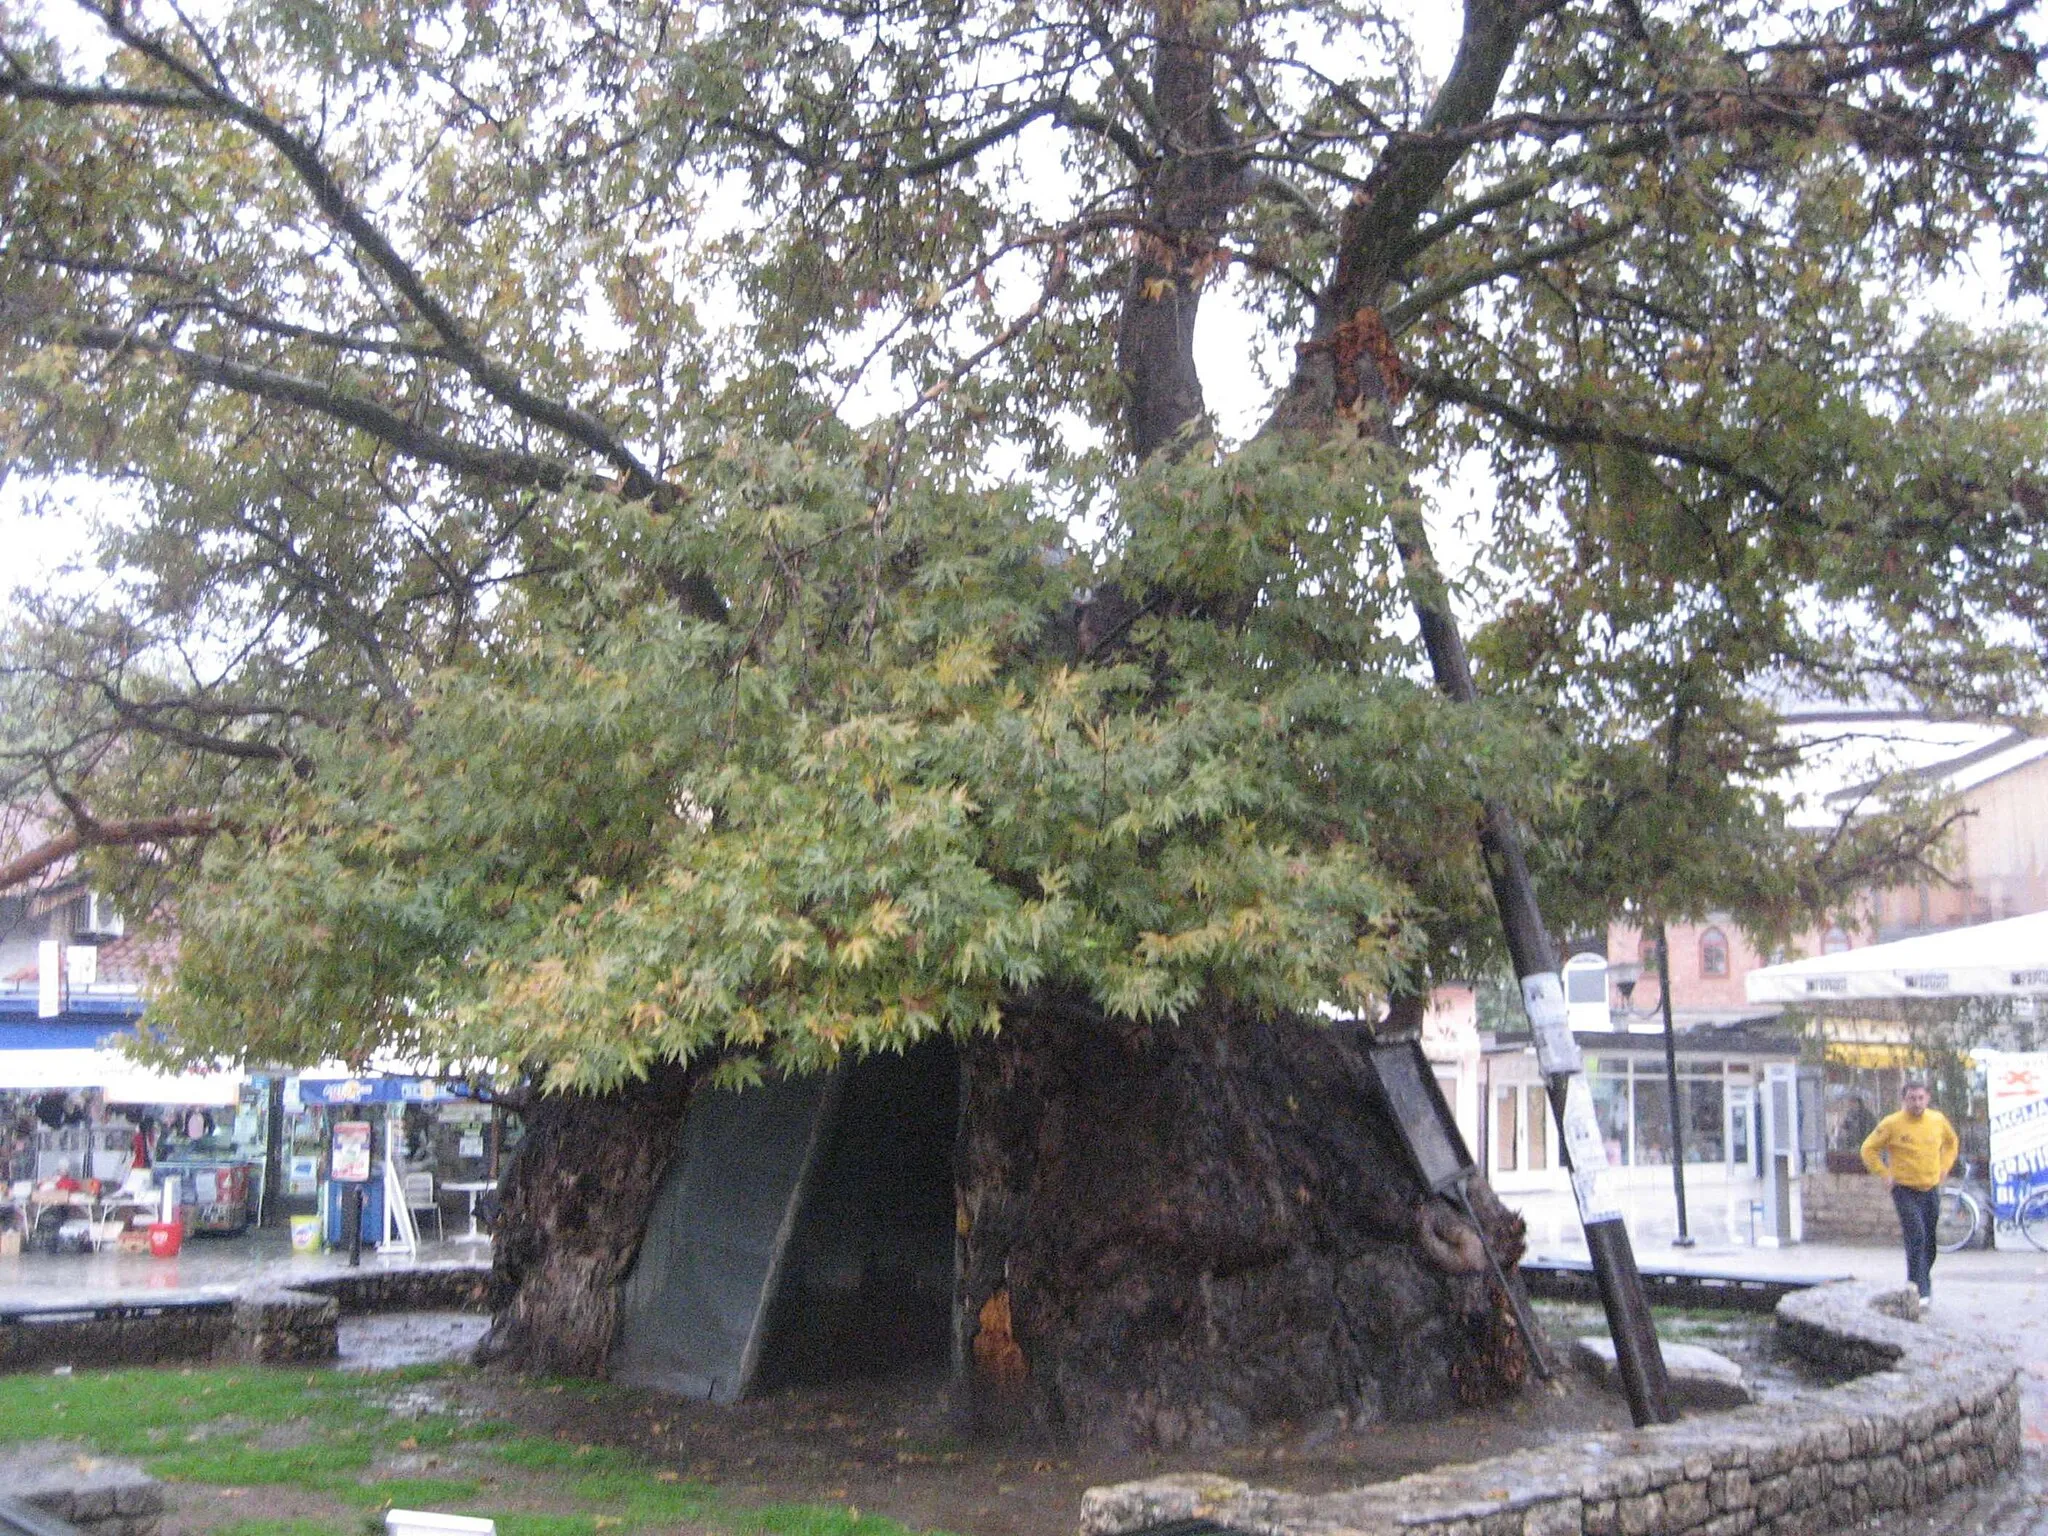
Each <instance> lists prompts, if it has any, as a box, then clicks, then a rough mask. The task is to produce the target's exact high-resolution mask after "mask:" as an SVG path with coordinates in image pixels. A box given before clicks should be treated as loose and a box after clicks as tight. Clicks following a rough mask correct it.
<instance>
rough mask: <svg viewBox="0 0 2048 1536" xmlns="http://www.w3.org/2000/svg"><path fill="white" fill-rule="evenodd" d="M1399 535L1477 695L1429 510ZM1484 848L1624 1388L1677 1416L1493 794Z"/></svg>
mask: <svg viewBox="0 0 2048 1536" xmlns="http://www.w3.org/2000/svg"><path fill="white" fill-rule="evenodd" d="M1394 537H1395V543H1396V545H1397V546H1398V548H1399V550H1400V554H1401V560H1402V564H1403V565H1404V567H1405V568H1406V573H1407V585H1408V593H1409V600H1410V602H1411V603H1412V604H1413V605H1414V609H1415V618H1416V622H1417V623H1418V624H1419V625H1420V626H1421V629H1422V643H1423V646H1424V648H1425V649H1426V650H1427V651H1428V653H1429V665H1430V671H1431V672H1432V673H1433V674H1434V675H1435V677H1436V685H1437V688H1438V689H1439V690H1440V691H1441V692H1442V693H1443V694H1444V695H1445V696H1446V697H1447V698H1450V699H1452V700H1453V701H1455V702H1457V703H1460V704H1470V703H1473V702H1475V701H1476V700H1477V699H1478V697H1479V690H1478V689H1477V688H1475V687H1474V686H1473V683H1472V669H1471V667H1470V665H1469V664H1468V663H1467V661H1466V659H1465V642H1464V640H1463V639H1462V638H1461V637H1460V636H1459V634H1458V626H1457V621H1456V619H1455V618H1453V616H1452V614H1451V605H1450V594H1449V592H1448V590H1447V589H1446V588H1445V586H1444V581H1443V575H1442V572H1440V571H1439V570H1438V569H1437V564H1436V558H1435V556H1434V555H1433V554H1432V553H1431V551H1430V547H1429V534H1428V530H1427V529H1425V528H1424V527H1423V524H1422V517H1421V514H1420V513H1419V512H1417V511H1415V510H1414V509H1413V508H1407V509H1404V510H1403V511H1401V512H1400V513H1397V514H1396V517H1395V521H1394ZM1479 846H1480V851H1481V853H1482V855H1483V856H1484V859H1485V863H1486V878H1487V881H1488V882H1489V883H1490V884H1491V885H1492V887H1493V901H1494V906H1495V908H1496V909H1497V910H1498V911H1499V913H1500V922H1501V928H1502V930H1503V932H1504V933H1505V935H1506V938H1507V946H1508V954H1509V956H1510V958H1511V959H1512V960H1513V962H1514V967H1515V974H1516V975H1517V976H1518V977H1520V978H1521V983H1522V1010H1523V1012H1524V1013H1526V1014H1527V1015H1528V1018H1529V1028H1530V1030H1531V1032H1532V1033H1533V1034H1534V1035H1535V1037H1536V1060H1537V1064H1538V1066H1539V1067H1541V1069H1542V1072H1543V1078H1544V1081H1545V1083H1546V1084H1547V1085H1548V1087H1549V1092H1550V1110H1551V1113H1552V1115H1554V1116H1555V1117H1556V1120H1557V1127H1558V1143H1559V1148H1558V1150H1559V1153H1560V1155H1561V1156H1562V1158H1563V1159H1564V1165H1565V1168H1566V1171H1567V1172H1569V1174H1570V1175H1571V1182H1572V1196H1573V1198H1574V1199H1575V1200H1576V1201H1577V1203H1578V1208H1579V1220H1580V1222H1581V1224H1582V1225H1583V1226H1584V1228H1585V1232H1586V1251H1587V1253H1588V1254H1589V1255H1590V1256H1591V1258H1592V1261H1593V1275H1594V1278H1595V1280H1596V1281H1597V1282H1598V1284H1599V1287H1600V1304H1601V1306H1602V1307H1603V1308H1604V1309H1605V1310H1606V1313H1607V1328H1608V1332H1609V1333H1610V1334H1612V1335H1613V1338H1614V1360H1615V1366H1616V1368H1617V1370H1618V1371H1619V1373H1620V1376H1621V1384H1622V1390H1623V1391H1624V1392H1625V1393H1626V1394H1627V1396H1628V1407H1629V1413H1630V1414H1631V1415H1632V1416H1633V1417H1634V1419H1635V1422H1636V1425H1637V1427H1638V1428H1640V1427H1642V1426H1643V1425H1646V1424H1668V1423H1670V1422H1671V1421H1672V1420H1673V1419H1674V1418H1675V1417H1676V1415H1675V1414H1674V1413H1673V1412H1672V1411H1671V1402H1670V1397H1671V1392H1670V1381H1669V1379H1668V1378H1667V1377H1666V1375H1665V1371H1664V1351H1663V1350H1662V1348H1661V1347H1660V1346H1659V1345H1658V1343H1657V1332H1656V1328H1655V1326H1654V1325H1653V1323H1652V1320H1651V1317H1650V1301H1649V1297H1648V1296H1647V1295H1645V1294H1644V1291H1643V1277H1642V1275H1641V1274H1640V1273H1639V1272H1638V1271H1637V1269H1636V1257H1635V1250H1634V1249H1633V1248H1632V1247H1631V1246H1630V1244H1629V1240H1628V1228H1627V1226H1626V1225H1625V1224H1624V1223H1623V1221H1622V1219H1621V1212H1620V1211H1619V1210H1618V1209H1617V1208H1616V1207H1615V1206H1614V1205H1613V1204H1612V1202H1611V1200H1610V1198H1609V1197H1608V1196H1607V1194H1606V1193H1605V1190H1604V1181H1603V1180H1602V1179H1601V1177H1600V1174H1601V1171H1602V1170H1603V1169H1604V1168H1605V1167H1606V1165H1607V1148H1606V1143H1605V1140H1604V1138H1603V1137H1602V1136H1601V1134H1600V1125H1599V1122H1598V1120H1597V1119H1596V1118H1595V1117H1594V1114H1593V1098H1592V1094H1591V1092H1590V1091H1589V1090H1588V1089H1587V1087H1586V1079H1585V1076H1584V1072H1583V1062H1582V1060H1581V1058H1580V1055H1579V1044H1578V1041H1576V1040H1575V1039H1573V1038H1572V1032H1571V1026H1570V1024H1569V1023H1568V1022H1567V1020H1566V1016H1565V1004H1564V983H1563V981H1562V979H1561V977H1560V975H1559V972H1558V961H1557V950H1556V948H1555V947H1554V946H1553V945H1552V944H1551V942H1550V935H1549V933H1548V932H1547V931H1546V930H1545V929H1544V926H1543V914H1542V911H1541V910H1540V909H1539V908H1538V906H1537V904H1536V887H1535V884H1534V882H1533V881H1531V880H1530V878H1529V863H1528V859H1527V857H1526V856H1525V854H1524V853H1523V849H1522V833H1521V829H1520V828H1519V827H1517V826H1516V825H1515V819H1514V816H1513V815H1512V814H1511V813H1510V812H1509V810H1508V808H1507V807H1506V806H1505V805H1503V804H1502V803H1501V802H1500V801H1498V800H1494V799H1490V798H1489V799H1487V800H1484V801H1482V802H1481V806H1480V819H1479Z"/></svg>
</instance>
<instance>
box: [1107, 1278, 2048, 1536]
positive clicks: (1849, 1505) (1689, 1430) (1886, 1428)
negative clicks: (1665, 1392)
mask: <svg viewBox="0 0 2048 1536" xmlns="http://www.w3.org/2000/svg"><path fill="white" fill-rule="evenodd" d="M1788 1312H1789V1314H1790V1316H1789V1319H1788ZM1916 1312H1917V1302H1916V1301H1914V1300H1913V1299H1912V1297H1911V1294H1910V1292H1903V1291H1889V1290H1880V1289H1879V1288H1877V1287H1871V1286H1861V1285H1853V1284H1852V1285H1840V1286H1825V1287H1817V1288H1816V1289H1815V1290H1813V1291H1809V1292H1805V1293H1802V1294H1800V1295H1798V1296H1793V1297H1788V1298H1786V1300H1785V1301H1784V1302H1782V1303H1781V1304H1780V1307H1779V1314H1778V1315H1779V1320H1780V1323H1781V1325H1783V1326H1785V1327H1786V1330H1787V1331H1786V1337H1785V1342H1786V1344H1787V1346H1788V1347H1789V1348H1793V1349H1795V1350H1799V1351H1800V1352H1801V1353H1804V1354H1807V1355H1808V1357H1809V1358H1814V1359H1816V1360H1817V1361H1823V1362H1825V1363H1826V1364H1827V1365H1828V1367H1829V1368H1830V1369H1850V1368H1857V1367H1870V1368H1874V1370H1875V1373H1874V1374H1869V1375H1864V1376H1860V1377H1858V1378H1857V1379H1856V1380H1854V1381H1851V1382H1849V1383H1847V1384H1846V1385H1844V1386H1839V1387H1832V1388H1820V1389H1816V1390H1813V1391H1810V1392H1804V1393H1801V1394H1799V1395H1798V1396H1797V1397H1795V1398H1793V1399H1790V1400H1781V1401H1777V1402H1773V1403H1770V1404H1768V1405H1760V1406H1757V1407H1752V1408H1743V1409H1738V1410H1736V1411H1734V1412H1731V1413H1719V1414H1710V1415H1706V1416H1703V1417H1700V1418H1694V1419H1686V1420H1682V1421H1680V1422H1679V1423H1676V1424H1666V1425H1660V1426H1658V1427H1656V1428H1653V1429H1645V1430H1630V1431H1620V1432H1615V1433H1610V1434H1602V1435H1596V1436H1593V1437H1591V1438H1589V1439H1584V1440H1574V1441H1573V1442H1572V1443H1571V1444H1569V1445H1559V1446H1548V1447H1544V1448H1541V1449H1538V1450H1531V1451H1523V1452H1519V1453H1517V1454H1516V1455H1513V1456H1502V1457H1494V1458H1491V1459H1489V1460H1486V1461H1479V1462H1473V1463H1470V1464H1467V1465H1465V1466H1458V1467H1448V1468H1443V1469H1440V1470H1437V1471H1433V1472H1424V1473H1420V1474H1417V1475H1416V1476H1413V1477H1406V1478H1402V1479H1401V1480H1400V1481H1398V1482H1392V1483H1378V1484H1374V1485H1372V1486H1369V1487H1364V1488H1354V1489H1347V1490H1345V1491H1343V1492H1339V1493H1331V1494H1318V1495H1308V1494H1295V1493H1286V1492H1282V1491H1279V1490H1275V1489H1262V1488H1254V1487H1251V1486H1249V1485H1248V1484H1244V1483H1239V1482H1234V1481H1231V1480H1229V1479H1225V1478H1215V1477H1204V1476H1199V1475H1197V1476H1182V1477H1168V1478H1159V1479H1155V1480H1152V1481H1149V1482H1142V1483H1124V1484H1120V1485H1118V1486H1116V1487H1111V1488H1093V1489H1090V1490H1089V1491H1088V1493H1087V1494H1086V1495H1085V1496H1084V1498H1083V1500H1082V1508H1081V1531H1082V1533H1083V1536H1125V1533H1129V1532H1135V1531H1138V1530H1141V1529H1143V1528H1145V1527H1147V1526H1152V1525H1159V1524H1164V1523H1166V1522H1168V1521H1173V1520H1186V1519H1205V1520H1212V1521H1215V1522H1217V1523H1218V1524H1221V1525H1225V1526H1229V1527H1231V1528H1233V1529H1236V1530H1241V1531H1246V1532H1250V1533H1252V1536H1335V1533H1337V1532H1343V1533H1346V1536H1681V1533H1693V1536H1817V1533H1820V1532H1825V1531H1829V1530H1833V1529H1835V1528H1837V1527H1840V1526H1845V1525H1848V1524H1849V1523H1851V1522H1853V1521H1861V1520H1864V1519H1867V1518H1868V1517H1870V1516H1872V1515H1876V1514H1881V1513H1883V1512H1885V1511H1888V1510H1895V1509H1904V1508H1911V1507H1913V1506H1915V1505H1918V1504H1921V1503H1924V1502H1926V1501H1927V1500H1930V1499H1935V1498H1939V1497H1940V1496H1941V1495H1943V1494H1945V1493H1947V1492H1949V1491H1950V1490H1952V1489H1955V1488H1960V1487H1962V1486H1964V1485H1966V1484H1969V1483H1975V1482H1982V1481H1985V1480H1987V1479H1989V1478H1991V1477H1993V1476H1995V1475H1997V1474H1998V1472H1999V1471H2001V1470H2002V1469H2007V1468H2010V1467H2012V1466H2014V1465H2015V1464H2016V1463H2017V1461H2018V1459H2019V1452H2020V1410H2019V1384H2018V1380H2017V1373H2016V1372H2015V1370H2014V1369H2013V1368H2012V1367H2011V1366H2010V1365H2007V1364H2005V1363H2003V1362H2001V1361H1999V1360H1996V1359H1994V1358H1992V1357H1990V1356H1989V1355H1987V1354H1985V1353H1984V1352H1982V1351H1979V1350H1976V1349H1974V1348H1972V1347H1970V1346H1969V1345H1968V1343H1967V1341H1965V1340H1961V1339H1957V1338H1950V1337H1945V1336H1942V1335H1939V1334H1936V1333H1934V1332H1933V1331H1932V1330H1925V1329H1923V1328H1922V1327H1921V1326H1920V1325H1918V1324H1916V1323H1912V1322H1907V1321H1905V1320H1904V1317H1905V1316H1910V1315H1914V1314H1915V1313H1916ZM1930 1345H1935V1346H1938V1347H1936V1348H1929V1346H1930ZM1902 1361H1903V1363H1904V1364H1905V1366H1906V1367H1907V1368H1906V1369H1892V1368H1891V1367H1893V1366H1894V1365H1897V1364H1899V1363H1901V1362H1902Z"/></svg>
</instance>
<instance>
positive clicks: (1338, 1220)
mask: <svg viewBox="0 0 2048 1536" xmlns="http://www.w3.org/2000/svg"><path fill="white" fill-rule="evenodd" d="M1365 1042H1366V1037H1365V1036H1364V1035H1363V1034H1362V1032H1361V1031H1359V1030H1358V1029H1357V1028H1356V1027H1353V1026H1332V1025H1327V1024H1323V1023H1321V1022H1317V1021H1311V1020H1303V1019H1292V1018H1282V1019H1275V1020H1261V1019H1259V1018H1257V1017H1255V1016H1254V1015H1252V1014H1250V1013H1248V1012H1245V1011H1243V1010H1239V1009H1235V1008H1232V1007H1230V1006H1228V1005H1225V1004H1221V1003H1211V1004H1209V1005H1208V1006H1206V1007H1204V1008H1202V1009H1201V1010H1199V1011H1198V1012H1197V1013H1196V1014H1195V1015H1194V1016H1192V1017H1190V1018H1189V1019H1187V1020H1184V1021H1183V1022H1182V1023H1180V1024H1178V1025H1162V1026H1155V1027H1145V1026H1141V1025H1134V1024H1128V1023H1121V1022H1113V1021H1109V1020H1106V1019H1104V1018H1103V1017H1102V1015H1101V1014H1100V1013H1099V1012H1098V1011H1097V1010H1095V1009H1094V1008H1092V1007H1090V1006H1088V1005H1086V1004H1085V1003H1080V1002H1058V1001H1044V1002H1040V1003H1037V1004H1034V1005H1033V1006H1030V1007H1028V1008H1020V1009H1018V1010H1016V1011H1015V1012H1014V1013H1013V1014H1012V1015H1011V1017H1010V1018H1009V1019H1008V1020H1007V1021H1006V1027H1005V1029H1004V1030H1003V1032H1002V1034H1000V1035H999V1036H996V1037H994V1038H990V1039H983V1040H978V1041H976V1042H974V1043H973V1044H972V1045H970V1046H969V1047H968V1049H967V1052H966V1065H965V1070H964V1074H963V1075H964V1078H965V1094H964V1099H963V1104H962V1120H961V1133H960V1143H959V1154H958V1159H957V1166H956V1170H955V1172H956V1178H957V1180H958V1185H959V1191H960V1225H961V1232H962V1238H961V1245H962V1259H963V1262H962V1266H961V1274H960V1278H959V1286H960V1290H959V1295H958V1298H957V1305H958V1309H959V1316H958V1320H957V1322H956V1327H957V1329H958V1331H959V1336H960V1338H961V1339H962V1341H963V1346H964V1347H963V1350H962V1355H963V1363H964V1364H965V1366H966V1371H967V1376H968V1381H969V1389H970V1397H971V1401H972V1403H973V1405H974V1408H975V1411H976V1415H977V1418H978V1419H979V1421H980V1422H981V1423H982V1424H983V1425H984V1426H987V1427H1012V1428H1014V1427H1021V1426H1022V1425H1023V1424H1025V1423H1032V1424H1035V1425H1037V1426H1038V1427H1041V1428H1043V1429H1046V1430H1049V1431H1052V1432H1054V1433H1057V1434H1061V1435H1070V1436H1074V1437H1078V1438H1086V1439H1101V1440H1107V1441H1110V1442H1116V1443H1122V1444H1126V1445H1134V1446H1144V1445H1151V1446H1171V1445H1179V1444H1199V1443H1203V1442H1219V1441H1223V1440H1227V1439H1230V1438H1233V1437H1235V1436H1238V1435H1240V1434H1242V1433H1243V1432H1244V1431H1245V1430H1246V1429H1248V1428H1249V1427H1250V1426H1252V1425H1254V1424H1257V1423H1260V1422H1263V1421H1268V1420H1272V1419H1276V1418H1298V1417H1302V1416H1306V1415H1309V1414H1315V1413H1321V1412H1327V1411H1329V1410H1332V1409H1338V1410H1341V1411H1343V1412H1344V1413H1345V1414H1347V1415H1348V1416H1349V1417H1350V1418H1351V1420H1352V1421H1353V1422H1369V1421H1371V1420H1373V1419H1378V1418H1420V1417H1428V1416H1432V1415H1437V1414H1442V1413H1447V1412H1450V1411H1451V1410H1453V1409H1454V1408H1456V1407H1458V1406H1459V1405H1461V1404H1472V1403H1478V1402H1483V1401H1486V1400H1488V1399H1491V1398H1495V1397H1498V1396H1500V1395H1502V1394H1504V1393H1507V1392H1509V1391H1512V1390H1513V1389H1514V1388H1515V1387H1517V1386H1518V1385H1519V1384H1520V1383H1521V1381H1522V1380H1523V1377H1524V1373H1525V1370H1526V1366H1527V1356H1526V1354H1525V1352H1524V1349H1523V1346H1522V1344H1521V1341H1520V1338H1519V1336H1518V1335H1517V1334H1516V1333H1515V1332H1514V1328H1513V1323H1512V1320H1511V1315H1510V1314H1509V1312H1508V1309H1507V1299H1506V1297H1505V1296H1503V1295H1501V1294H1500V1292H1499V1288H1498V1286H1496V1285H1494V1284H1493V1283H1492V1282H1491V1281H1490V1280H1489V1278H1488V1276H1487V1274H1486V1270H1485V1263H1484V1254H1483V1253H1482V1252H1481V1250H1480V1249H1479V1247H1478V1243H1477V1234H1475V1233H1474V1232H1473V1231H1472V1229H1471V1228H1470V1227H1469V1226H1468V1225H1467V1224H1465V1222H1464V1221H1463V1218H1462V1217H1459V1216H1457V1215H1456V1214H1454V1213H1453V1212H1452V1211H1451V1209H1450V1207H1449V1206H1448V1205H1446V1204H1445V1203H1444V1202H1442V1201H1432V1200H1429V1199H1427V1198H1425V1196H1424V1192H1423V1191H1422V1190H1421V1188H1420V1187H1419V1186H1418V1185H1417V1184H1416V1182H1415V1181H1414V1179H1413V1178H1412V1176H1411V1175H1410V1174H1409V1173H1408V1172H1407V1170H1406V1168H1405V1166H1404V1164H1403V1163H1402V1161H1401V1157H1400V1154H1399V1150H1398V1146H1397V1143H1396V1142H1395V1140H1394V1138H1393V1135H1392V1131H1391V1128H1390V1127H1389V1126H1388V1125H1387V1124H1386V1122H1385V1121H1384V1119H1383V1118H1382V1116H1381V1115H1380V1113H1379V1112H1378V1111H1377V1110H1376V1109H1375V1108H1374V1105H1373V1101H1372V1098H1371V1094H1370V1090H1369V1087H1368V1078H1367V1074H1366V1069H1365V1065H1364V1059H1363V1055H1362V1049H1361V1048H1362V1046H1363V1045H1364V1044H1365ZM1473 1195H1474V1205H1475V1208H1476V1210H1477V1212H1478V1215H1479V1218H1480V1220H1481V1221H1482V1222H1484V1223H1485V1225H1486V1227H1487V1236H1488V1238H1489V1239H1490V1240H1491V1241H1492V1243H1493V1244H1494V1246H1495V1250H1496V1252H1497V1253H1498V1254H1499V1256H1500V1258H1501V1260H1502V1262H1503V1263H1504V1264H1506V1265H1508V1266H1510V1267H1512V1265H1513V1264H1514V1262H1515V1260H1516V1259H1517V1258H1518V1257H1519V1256H1520V1253H1521V1249H1522V1224H1521V1221H1520V1219H1519V1218H1518V1217H1516V1216H1514V1215H1513V1214H1511V1213H1510V1212H1508V1211H1506V1210H1505V1209H1504V1208H1503V1207H1502V1206H1501V1205H1500V1204H1499V1202H1498V1201H1497V1200H1496V1199H1494V1197H1493V1195H1492V1193H1491V1191H1489V1190H1487V1189H1485V1187H1484V1186H1483V1185H1478V1184H1475V1186H1474V1189H1473Z"/></svg>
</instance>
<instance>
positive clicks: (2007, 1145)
mask: <svg viewBox="0 0 2048 1536" xmlns="http://www.w3.org/2000/svg"><path fill="white" fill-rule="evenodd" d="M1978 1059H1979V1060H1980V1061H1982V1062H1983V1063H1984V1087H1985V1092H1986V1095H1987V1097H1988V1098H1989V1100H1990V1104H1989V1108H1990V1112H1991V1203H1992V1205H1993V1206H1994V1207H1995V1208H1996V1209H1997V1212H1998V1219H1999V1220H2001V1221H2010V1220H2012V1218H2013V1214H2014V1212H2016V1211H2017V1210H2018V1209H2019V1203H2020V1202H2021V1201H2022V1200H2024V1199H2025V1198H2026V1197H2027V1194H2028V1192H2029V1191H2030V1190H2033V1189H2035V1188H2036V1187H2038V1186H2040V1185H2042V1184H2048V1051H1982V1052H1979V1053H1978Z"/></svg>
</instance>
